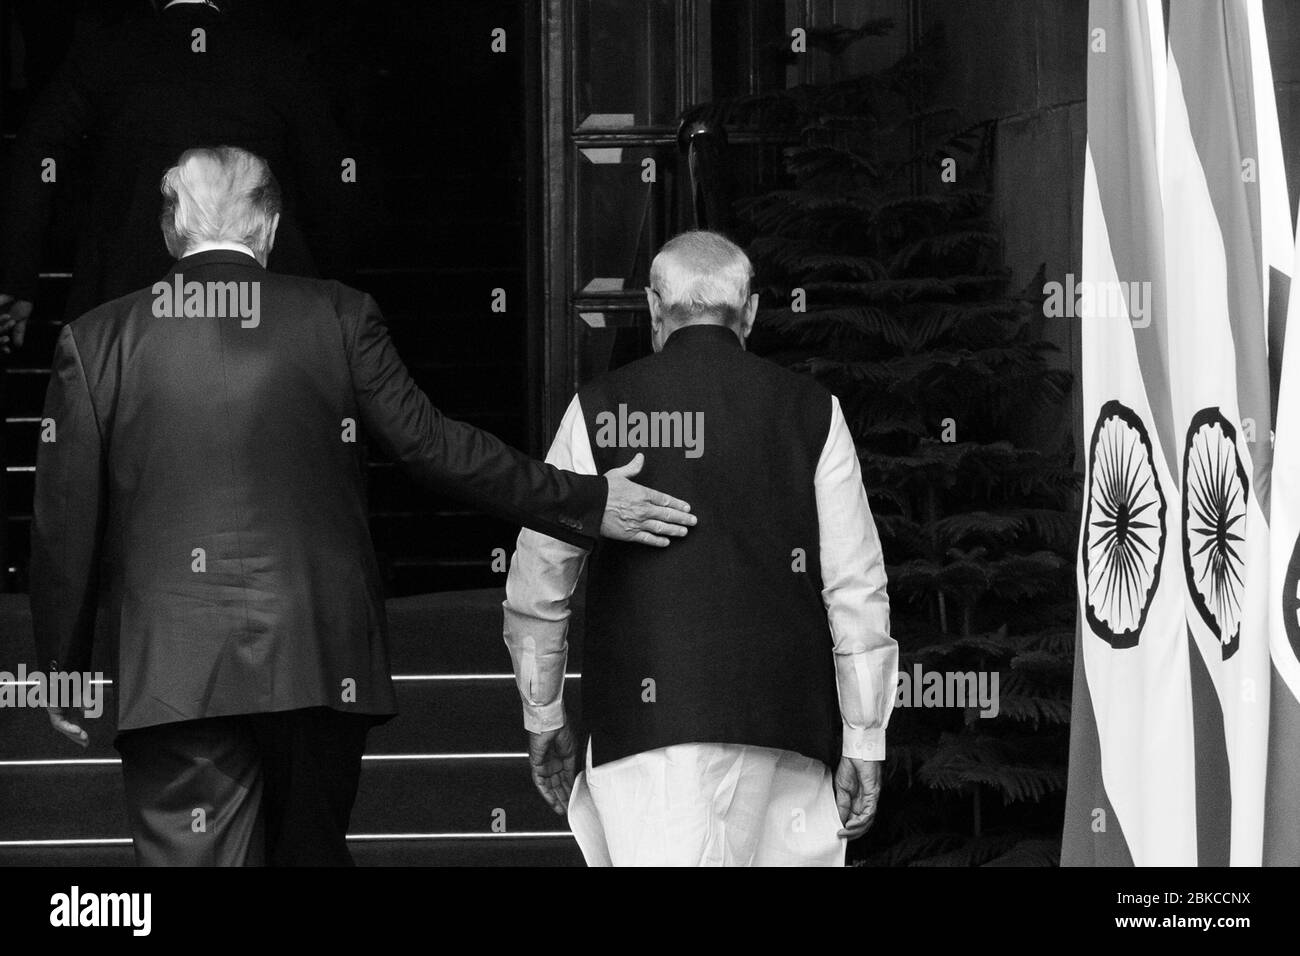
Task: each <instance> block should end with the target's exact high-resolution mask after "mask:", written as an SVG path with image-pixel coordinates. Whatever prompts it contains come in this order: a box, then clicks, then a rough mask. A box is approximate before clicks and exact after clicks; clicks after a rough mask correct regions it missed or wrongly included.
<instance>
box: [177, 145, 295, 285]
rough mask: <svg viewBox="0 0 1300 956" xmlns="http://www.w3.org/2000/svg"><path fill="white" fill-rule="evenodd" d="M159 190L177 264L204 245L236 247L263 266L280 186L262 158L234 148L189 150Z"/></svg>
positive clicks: (269, 245)
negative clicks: (242, 247)
mask: <svg viewBox="0 0 1300 956" xmlns="http://www.w3.org/2000/svg"><path fill="white" fill-rule="evenodd" d="M161 189H162V194H163V209H162V216H161V217H160V220H161V223H162V230H163V238H164V239H165V240H166V242H167V251H168V252H170V253H171V254H172V255H173V256H175V257H176V258H177V259H179V258H180V257H181V256H183V255H185V253H186V250H188V249H189V248H190V247H191V246H194V245H196V244H198V243H200V242H238V243H242V244H243V245H246V246H248V247H249V248H250V249H252V250H253V253H254V254H255V255H256V256H257V257H258V258H259V259H262V260H263V261H265V259H266V256H267V254H268V253H269V252H270V251H271V239H272V230H271V224H272V222H273V221H274V219H275V216H276V214H277V213H279V211H280V184H279V183H277V182H276V180H275V176H274V175H273V174H272V173H271V167H270V166H269V165H267V162H266V160H264V159H263V158H262V157H261V156H257V155H255V154H253V153H250V152H248V151H247V150H243V149H239V148H238V147H235V146H216V147H211V148H209V147H204V148H197V149H187V150H186V151H185V152H184V153H182V154H181V158H180V159H179V160H177V162H176V165H175V166H173V167H172V168H171V169H169V170H167V172H165V173H164V174H163V178H162V185H161Z"/></svg>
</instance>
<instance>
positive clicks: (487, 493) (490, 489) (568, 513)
mask: <svg viewBox="0 0 1300 956" xmlns="http://www.w3.org/2000/svg"><path fill="white" fill-rule="evenodd" d="M335 290H336V297H337V301H336V308H337V310H338V315H339V317H340V320H341V321H342V323H343V332H344V336H345V344H346V346H347V353H348V362H349V364H350V366H351V374H352V387H353V391H354V393H355V395H356V399H357V404H358V406H359V408H360V413H361V417H362V423H363V425H364V427H365V429H366V430H367V432H368V433H369V434H370V435H371V437H372V438H373V439H374V440H375V441H376V443H377V444H378V445H379V446H380V448H381V449H382V450H383V451H384V452H385V453H386V454H387V455H389V456H390V457H391V458H393V459H394V460H395V461H397V462H398V463H399V464H401V465H402V466H403V467H404V468H405V469H406V470H407V471H408V472H409V473H410V474H411V475H412V476H413V477H414V478H415V479H416V480H417V481H419V482H420V483H422V484H424V485H426V486H429V487H434V488H438V489H441V490H443V491H445V492H447V493H448V494H451V495H454V496H456V497H458V498H461V499H462V500H465V501H468V502H470V503H471V504H473V505H475V506H476V507H479V508H482V509H483V510H484V511H488V512H491V513H493V514H497V515H499V516H501V517H503V518H505V519H506V520H507V521H511V522H513V523H515V524H520V525H523V526H524V527H527V528H532V529H534V530H536V531H540V532H541V533H543V534H546V535H550V536H551V537H554V538H559V539H561V540H563V541H569V542H571V543H574V544H577V545H579V546H582V547H590V546H591V545H592V544H593V543H594V541H595V538H596V537H597V536H598V535H601V534H604V535H605V536H606V537H613V538H618V539H619V540H625V541H640V542H641V543H643V544H654V545H659V546H664V545H667V544H668V538H670V537H680V536H682V535H684V534H685V533H686V528H687V527H688V526H689V525H691V524H694V523H695V518H694V517H693V516H692V515H690V514H688V513H687V512H688V511H689V506H688V505H686V503H685V502H682V501H678V500H677V499H675V498H671V497H669V496H668V495H664V494H660V493H659V492H656V491H653V490H651V489H647V488H643V487H642V486H640V485H638V484H636V483H635V482H633V481H630V480H629V479H628V478H627V477H626V475H625V474H616V473H615V472H611V473H610V475H609V476H608V480H607V479H606V478H605V477H601V476H599V475H575V474H572V473H571V472H566V471H561V470H560V469H558V468H555V467H554V466H552V465H548V464H543V463H542V462H539V461H534V460H533V459H532V458H529V457H528V456H527V455H525V454H524V453H523V452H520V451H516V450H515V449H514V448H511V447H510V446H509V445H507V444H505V443H504V442H502V441H501V440H500V439H498V438H496V437H495V436H493V435H491V434H489V433H487V432H485V431H482V430H480V429H478V428H475V427H474V426H472V425H468V424H466V423H465V422H459V421H456V420H454V419H450V418H447V417H446V416H444V415H443V414H442V413H441V412H440V411H438V409H436V408H434V406H433V404H432V403H431V402H430V401H429V399H428V397H427V396H426V395H425V394H424V392H422V391H421V390H420V389H419V387H418V386H417V385H416V384H415V382H414V380H413V379H412V378H411V376H410V373H409V372H408V371H407V370H406V366H405V365H403V364H402V360H401V358H400V357H398V354H397V350H396V349H395V348H394V347H393V343H392V340H391V339H390V338H389V336H388V330H387V329H386V328H385V327H384V323H383V317H382V316H381V315H380V312H379V307H378V306H377V305H376V304H375V301H374V300H373V299H372V298H370V296H368V295H364V294H363V293H359V292H356V291H355V290H352V289H348V288H347V287H346V286H341V285H335ZM622 470H623V469H619V470H618V471H622Z"/></svg>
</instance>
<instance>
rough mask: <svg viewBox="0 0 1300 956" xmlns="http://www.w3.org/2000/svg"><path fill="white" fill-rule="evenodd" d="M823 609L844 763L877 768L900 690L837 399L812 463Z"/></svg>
mask: <svg viewBox="0 0 1300 956" xmlns="http://www.w3.org/2000/svg"><path fill="white" fill-rule="evenodd" d="M816 490H817V523H818V525H819V527H820V531H821V552H820V553H821V571H822V602H823V603H824V604H825V605H826V616H827V618H828V620H829V622H830V630H831V640H832V642H833V646H834V652H835V680H836V685H837V688H838V691H839V699H840V716H841V718H842V719H843V721H844V748H843V753H844V756H846V757H857V758H859V759H863V760H883V759H884V757H885V726H886V725H887V724H888V723H889V715H890V714H891V713H892V712H893V709H894V698H895V695H896V692H897V687H898V642H896V641H895V640H894V639H893V638H892V637H890V636H889V596H888V595H887V594H886V593H885V558H884V554H883V553H882V551H881V548H880V536H879V534H877V532H876V523H875V521H874V520H872V517H871V507H870V506H869V505H868V504H867V492H866V489H864V488H863V487H862V469H861V466H860V465H859V463H858V452H857V448H856V447H855V445H854V443H853V435H852V434H851V433H850V432H849V427H848V424H847V423H846V422H845V421H844V413H843V412H842V411H841V410H840V403H839V400H838V399H835V398H832V400H831V427H830V432H829V433H828V434H827V436H826V444H825V446H824V447H823V448H822V454H821V458H820V459H819V460H818V462H817V476H816Z"/></svg>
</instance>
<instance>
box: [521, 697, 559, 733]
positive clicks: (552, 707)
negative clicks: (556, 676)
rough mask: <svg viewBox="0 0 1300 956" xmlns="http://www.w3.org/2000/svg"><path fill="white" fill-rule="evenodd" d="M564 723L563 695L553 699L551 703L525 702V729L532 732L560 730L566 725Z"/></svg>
mask: <svg viewBox="0 0 1300 956" xmlns="http://www.w3.org/2000/svg"><path fill="white" fill-rule="evenodd" d="M564 723H565V719H564V698H563V697H560V698H558V699H556V700H553V701H551V702H550V703H549V704H529V703H527V702H525V703H524V729H526V730H527V731H528V732H529V733H530V734H541V733H545V732H546V731H548V730H559V729H560V728H561V727H563V726H564Z"/></svg>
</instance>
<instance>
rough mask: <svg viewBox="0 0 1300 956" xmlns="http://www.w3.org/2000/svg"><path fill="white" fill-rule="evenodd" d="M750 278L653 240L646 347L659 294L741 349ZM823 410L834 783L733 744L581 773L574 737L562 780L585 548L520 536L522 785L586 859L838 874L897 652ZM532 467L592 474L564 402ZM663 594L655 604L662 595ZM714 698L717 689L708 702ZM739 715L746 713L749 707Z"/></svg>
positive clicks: (510, 617) (864, 511) (516, 603)
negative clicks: (729, 327)
mask: <svg viewBox="0 0 1300 956" xmlns="http://www.w3.org/2000/svg"><path fill="white" fill-rule="evenodd" d="M692 237H703V239H693V238H692ZM751 274H752V270H751V268H750V266H749V263H748V260H747V259H746V258H744V253H743V252H741V251H740V250H739V249H737V248H736V247H734V246H732V245H731V244H730V243H728V242H726V241H725V240H722V239H721V237H714V236H711V235H710V234H698V233H697V234H687V236H684V237H679V240H674V241H673V243H670V244H669V246H667V247H665V249H664V250H663V251H662V252H661V253H660V255H659V256H658V257H656V260H655V264H654V267H653V269H652V274H651V281H652V290H648V295H649V299H650V309H651V320H652V331H653V335H654V339H655V346H656V351H659V349H660V348H662V346H663V344H664V342H665V341H666V340H667V339H668V337H669V336H671V335H672V334H673V333H674V332H675V331H677V329H678V328H680V327H682V326H684V325H690V324H693V323H692V321H690V320H689V319H688V320H687V321H685V322H683V321H681V316H682V315H683V310H682V309H681V308H677V309H674V308H672V306H673V305H674V304H675V302H674V301H673V300H677V301H679V302H682V303H689V305H690V308H691V310H692V314H693V315H699V316H700V318H699V319H698V321H699V322H701V323H707V322H714V323H716V322H717V318H716V317H717V316H726V315H729V314H730V315H733V316H734V315H740V316H741V321H740V322H738V323H735V324H734V328H735V331H736V334H737V336H739V337H740V339H741V342H742V343H743V341H744V339H745V337H746V336H747V335H748V332H749V329H750V328H751V327H752V322H753V317H754V313H755V311H756V308H757V296H750V295H749V290H748V285H749V276H750V275H751ZM710 297H712V298H713V299H721V300H723V301H721V302H719V303H717V304H718V305H720V306H724V308H719V309H717V310H710V309H709V308H708V306H709V305H710V301H709V300H710ZM701 303H704V306H705V308H703V309H701V308H700V305H701ZM727 307H729V308H727ZM670 317H675V318H676V319H677V321H676V322H674V321H673V318H670ZM733 345H734V343H733ZM830 411H831V415H830V417H831V421H830V423H829V429H828V431H827V438H826V440H825V444H824V446H823V447H822V450H821V456H820V458H819V459H818V460H817V464H816V474H815V482H814V484H815V489H814V490H815V496H816V512H817V521H816V523H817V525H818V532H819V542H818V545H819V549H820V555H819V556H820V569H821V584H822V587H821V596H822V603H823V604H824V606H825V612H826V645H825V646H826V652H827V654H828V655H833V659H834V673H835V685H836V689H837V691H838V700H839V709H840V717H841V721H842V725H843V745H842V756H841V757H840V760H839V763H838V766H837V768H836V770H835V772H834V774H832V772H831V769H830V768H829V767H828V766H827V765H826V764H825V763H823V762H822V760H818V759H814V758H813V757H811V756H806V755H804V754H800V753H795V752H793V751H789V750H778V749H773V748H769V747H757V746H749V745H745V744H739V743H734V742H726V743H724V742H718V743H711V742H683V743H680V744H674V745H672V746H665V747H659V748H656V749H652V750H645V751H642V752H640V753H635V754H632V755H630V756H626V757H622V758H620V759H615V760H612V761H610V762H607V763H602V764H599V765H597V766H594V767H593V766H592V761H591V742H590V741H589V742H588V745H587V748H586V752H585V754H584V755H583V772H582V773H579V774H577V775H576V777H575V769H576V764H577V755H576V753H575V750H576V744H575V741H574V739H573V735H572V733H571V731H570V729H569V726H568V724H567V721H566V717H565V711H564V702H563V690H564V676H565V667H566V664H567V659H568V643H567V631H568V623H569V615H570V609H569V602H570V599H571V597H572V595H573V592H574V590H575V588H576V586H577V584H578V580H579V578H580V576H581V574H582V570H583V567H584V564H585V562H586V559H587V552H586V551H584V550H583V549H581V548H578V547H575V546H572V545H569V544H566V543H564V542H562V541H558V540H556V539H554V538H550V537H547V536H545V535H541V534H537V533H535V532H532V531H528V530H525V531H523V532H522V533H521V534H520V536H519V539H518V544H517V550H516V552H515V555H514V558H513V560H512V562H511V566H510V572H509V578H508V582H507V587H506V601H505V605H504V610H505V640H506V644H507V646H508V647H509V650H510V655H511V658H512V661H513V665H514V671H515V675H516V679H517V683H518V687H519V691H520V695H521V698H522V700H523V710H524V724H525V727H526V729H527V730H528V732H529V738H530V745H529V753H530V759H531V762H532V768H533V778H534V782H535V783H536V784H537V787H538V790H539V791H540V792H541V794H542V796H543V797H544V798H545V799H546V800H547V802H548V803H549V804H550V805H551V806H552V807H553V808H554V809H555V810H556V812H557V813H565V812H567V814H568V818H569V822H570V826H571V827H572V829H573V832H574V835H575V837H576V838H577V841H578V844H579V846H580V847H581V849H582V852H583V855H584V856H585V858H586V860H587V863H588V864H589V865H593V866H597V865H604V866H609V865H613V866H655V865H660V866H662V865H678V866H773V865H775V866H781V865H794V866H842V865H843V863H844V858H845V847H846V844H847V841H848V840H849V839H851V838H853V837H856V836H859V835H861V834H862V833H864V832H865V831H866V830H867V828H868V827H869V826H870V824H871V821H872V819H873V818H874V815H875V811H876V804H877V800H878V796H879V789H880V776H881V769H882V766H883V762H884V757H885V728H886V725H887V723H888V721H889V717H890V713H891V711H892V708H893V704H894V698H895V688H896V686H897V668H898V651H897V645H896V643H895V642H894V640H893V639H892V638H891V637H890V633H889V602H888V598H887V596H886V591H885V583H886V582H885V571H884V560H883V557H882V554H881V549H880V540H879V537H878V535H877V532H876V528H875V524H874V521H873V519H872V517H871V512H870V508H869V506H868V503H867V497H866V493H865V491H864V489H863V485H862V476H861V471H860V468H859V463H858V457H857V451H856V448H855V446H854V442H853V438H852V435H851V434H850V432H849V430H848V427H847V424H846V423H845V420H844V416H843V413H842V412H841V410H840V407H839V404H838V402H837V401H835V400H832V401H831V403H830ZM547 461H548V462H549V463H551V464H553V465H555V466H557V467H559V468H565V469H568V470H571V471H575V472H578V473H582V474H596V473H597V470H596V462H595V458H594V456H593V454H592V448H591V439H590V436H589V433H588V428H587V421H586V418H585V417H584V414H583V408H582V405H581V401H580V398H579V396H575V397H574V399H573V401H572V403H571V404H570V406H569V408H568V411H567V413H566V415H565V417H564V420H563V421H562V423H561V425H560V427H559V430H558V432H557V434H556V436H555V440H554V442H553V444H552V446H551V449H550V453H549V454H548V456H547ZM670 547H671V545H670ZM672 597H673V596H672V595H671V594H664V595H662V599H663V600H664V601H666V602H671V601H672ZM599 640H601V635H600V634H597V633H589V634H588V635H587V636H586V641H587V642H588V646H590V645H591V643H592V642H595V641H599ZM734 653H736V654H743V653H745V649H744V648H742V647H736V648H735V650H734ZM729 691H730V689H729V688H728V687H717V688H716V693H718V694H727V693H729ZM748 706H752V707H755V708H761V707H763V706H764V701H762V700H753V701H750V702H749V703H748ZM791 719H792V720H793V719H797V718H796V715H793V714H792V715H791ZM594 738H595V732H594V731H593V738H592V739H593V740H594Z"/></svg>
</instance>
